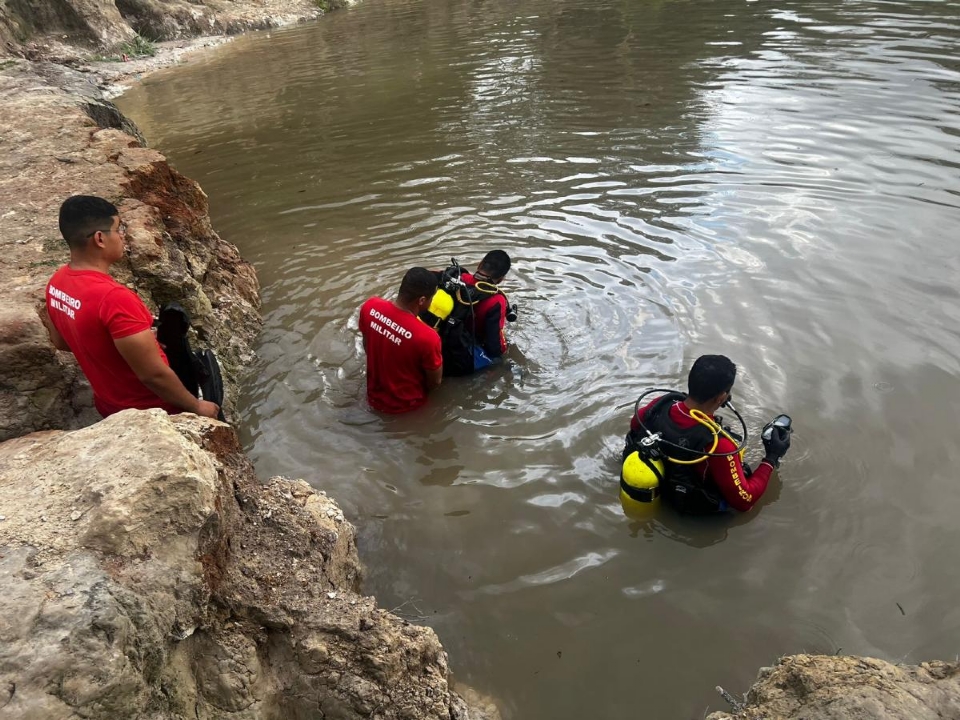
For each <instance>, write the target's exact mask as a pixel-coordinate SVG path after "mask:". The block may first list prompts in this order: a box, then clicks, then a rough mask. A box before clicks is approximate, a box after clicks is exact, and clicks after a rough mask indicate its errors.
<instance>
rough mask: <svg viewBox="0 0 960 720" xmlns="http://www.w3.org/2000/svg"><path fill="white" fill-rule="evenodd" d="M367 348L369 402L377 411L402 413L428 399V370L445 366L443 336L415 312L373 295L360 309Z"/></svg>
mask: <svg viewBox="0 0 960 720" xmlns="http://www.w3.org/2000/svg"><path fill="white" fill-rule="evenodd" d="M360 332H361V333H362V334H363V343H364V346H365V348H366V351H367V401H368V402H369V403H370V405H371V407H373V409H374V410H379V411H380V412H385V413H402V412H407V411H408V410H414V409H415V408H418V407H420V406H421V405H423V404H424V403H425V402H426V401H427V377H426V373H427V372H429V371H432V370H436V369H438V368H439V367H441V366H442V365H443V355H442V354H441V352H440V336H439V335H437V333H436V331H435V330H433V328H431V327H429V326H428V325H425V324H424V323H423V322H421V321H420V319H419V318H418V317H417V316H416V315H414V314H413V313H409V312H407V311H406V310H401V309H400V308H398V307H397V306H396V305H394V304H393V303H392V302H390V301H389V300H384V299H382V298H370V299H369V300H367V301H366V302H365V303H364V304H363V306H362V307H361V308H360Z"/></svg>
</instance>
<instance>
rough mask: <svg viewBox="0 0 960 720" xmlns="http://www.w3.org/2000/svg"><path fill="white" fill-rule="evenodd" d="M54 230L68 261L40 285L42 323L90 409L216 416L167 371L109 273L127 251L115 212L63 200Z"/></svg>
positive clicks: (136, 306)
mask: <svg viewBox="0 0 960 720" xmlns="http://www.w3.org/2000/svg"><path fill="white" fill-rule="evenodd" d="M60 233H61V234H62V235H63V238H64V240H66V241H67V245H68V246H69V247H70V262H69V263H68V264H66V265H64V266H63V267H62V268H60V269H59V270H57V272H56V273H54V275H53V277H52V278H50V282H49V283H47V293H46V315H45V317H44V318H43V320H44V324H45V325H46V327H47V332H48V333H49V334H50V340H51V342H52V343H53V345H54V347H56V348H57V349H58V350H65V351H67V352H72V353H73V354H74V356H76V358H77V363H79V365H80V369H81V370H83V374H84V375H86V376H87V380H89V381H90V386H91V387H92V388H93V401H94V405H96V408H97V411H98V412H99V413H100V414H101V415H103V416H104V417H107V416H108V415H112V414H113V413H116V412H120V411H121V410H127V409H130V408H137V409H141V410H144V409H147V408H161V409H163V410H166V411H167V412H168V413H171V414H173V413H179V412H192V413H196V414H197V415H205V416H206V417H211V418H215V417H217V413H218V412H219V411H220V408H219V407H218V406H217V405H216V404H215V403H212V402H208V401H206V400H199V399H197V398H196V397H194V396H193V395H192V394H191V393H190V391H189V390H187V389H186V388H185V387H184V386H183V383H181V382H180V379H179V378H178V377H177V375H176V373H174V372H173V370H171V369H170V365H169V363H168V362H167V357H166V355H164V353H163V350H162V349H161V348H160V345H159V344H158V343H157V339H156V336H155V335H154V332H153V330H152V327H153V316H152V315H151V314H150V311H149V310H147V307H146V305H144V304H143V301H142V300H141V299H140V298H139V297H138V296H137V294H136V293H135V292H133V291H132V290H130V289H129V288H127V287H125V286H123V285H121V284H120V283H118V282H117V281H116V280H114V279H113V278H112V277H110V275H109V270H110V266H111V265H113V264H114V263H115V262H117V261H118V260H120V259H121V258H122V257H123V255H124V252H125V249H126V248H125V237H126V228H125V227H124V225H123V223H121V222H120V215H119V211H118V210H117V208H116V207H115V206H114V205H113V204H112V203H109V202H107V201H106V200H104V199H103V198H98V197H94V196H91V195H75V196H73V197H71V198H68V199H67V200H66V201H64V203H63V205H61V206H60Z"/></svg>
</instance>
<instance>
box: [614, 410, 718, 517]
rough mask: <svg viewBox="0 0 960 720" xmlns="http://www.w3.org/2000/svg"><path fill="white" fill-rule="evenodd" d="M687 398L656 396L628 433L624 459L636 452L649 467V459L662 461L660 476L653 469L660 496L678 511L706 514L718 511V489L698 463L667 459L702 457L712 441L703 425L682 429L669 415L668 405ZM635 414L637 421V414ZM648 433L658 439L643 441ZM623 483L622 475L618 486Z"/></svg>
mask: <svg viewBox="0 0 960 720" xmlns="http://www.w3.org/2000/svg"><path fill="white" fill-rule="evenodd" d="M686 397H687V396H686V395H684V394H683V393H679V392H667V393H666V394H665V395H663V396H662V397H660V398H658V399H657V400H656V402H654V403H653V405H651V406H650V408H649V409H648V410H647V411H646V413H644V415H643V420H642V421H640V427H639V428H637V429H636V430H631V431H630V432H628V433H627V436H626V442H625V444H624V448H623V459H626V458H627V456H628V455H630V453H632V452H634V451H637V452H638V453H639V455H640V458H641V460H643V461H644V462H646V463H647V465H648V466H649V467H651V468H653V464H652V463H651V462H650V461H651V460H662V461H663V474H662V475H661V474H660V473H659V472H658V471H657V470H656V469H655V468H653V469H654V472H655V473H656V474H657V477H658V479H659V480H660V495H661V496H662V497H663V498H664V499H665V500H666V501H667V502H668V503H670V505H671V506H672V507H674V508H675V509H676V510H677V511H679V512H682V513H686V514H689V515H707V514H712V513H716V512H719V511H720V509H721V503H722V500H723V498H722V497H721V495H720V491H719V490H718V489H717V487H716V486H715V485H714V484H713V483H712V482H711V481H710V480H709V479H708V478H706V477H705V474H704V472H703V468H702V465H701V464H700V463H695V464H689V465H685V464H680V463H675V462H671V460H670V458H674V459H676V460H681V461H691V460H696V459H698V458H702V457H704V453H705V452H706V451H707V449H708V448H709V447H710V446H711V445H712V444H713V433H712V432H711V431H710V430H709V429H708V428H706V427H705V426H703V425H699V424H698V425H695V426H693V427H689V428H682V427H680V426H679V425H677V424H676V423H675V422H674V421H673V420H672V419H671V418H670V408H672V407H673V405H674V404H675V403H677V402H682V401H683V400H685V399H686ZM637 417H638V420H639V415H638V416H637ZM651 436H659V438H658V440H657V441H656V442H643V440H644V439H646V438H649V437H651ZM624 484H625V483H624V482H623V479H622V478H621V481H620V485H621V487H623V485H624ZM633 489H634V490H636V488H633ZM627 494H628V495H630V493H627ZM635 499H639V498H635Z"/></svg>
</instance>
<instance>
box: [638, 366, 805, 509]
mask: <svg viewBox="0 0 960 720" xmlns="http://www.w3.org/2000/svg"><path fill="white" fill-rule="evenodd" d="M736 377H737V366H736V365H734V364H733V362H731V361H730V359H729V358H727V357H725V356H724V355H702V356H700V357H699V358H697V360H696V362H694V364H693V367H692V368H691V369H690V375H689V378H688V380H687V395H686V396H683V395H682V394H680V393H668V394H667V395H664V396H661V397H659V398H657V399H656V400H654V401H653V402H650V403H648V404H647V405H646V406H644V407H643V408H640V409H639V410H638V411H637V412H636V413H635V414H634V416H633V419H632V421H631V423H630V433H629V435H627V447H628V449H629V448H630V447H631V445H637V444H638V443H639V442H640V440H641V439H642V438H644V437H646V436H647V432H645V431H644V428H645V430H646V431H649V432H651V433H660V434H661V436H662V437H663V439H665V440H668V441H669V442H670V443H672V444H673V445H680V446H682V447H683V448H689V450H688V451H687V452H688V453H689V455H690V456H691V457H690V458H689V459H693V458H695V457H696V456H697V455H698V454H699V453H705V452H708V451H709V452H710V454H711V456H710V457H704V458H703V460H701V461H700V462H697V463H695V464H692V465H681V464H677V463H673V462H670V461H669V460H666V461H664V463H663V466H664V471H665V474H664V479H663V482H662V483H661V484H662V486H663V487H662V488H661V493H662V496H663V498H664V500H665V501H666V502H668V503H670V504H671V505H672V506H673V507H674V508H676V509H677V510H679V511H680V512H685V513H690V514H708V513H715V512H723V511H725V510H729V509H731V508H733V509H734V510H740V511H744V512H745V511H747V510H749V509H750V508H752V507H753V506H754V505H755V504H756V503H757V501H758V500H759V499H760V497H761V496H762V495H763V493H764V492H765V491H766V489H767V483H768V482H769V481H770V474H771V473H772V472H773V469H774V468H775V467H779V465H780V460H781V458H783V456H784V455H786V453H787V450H789V449H790V431H789V430H786V429H784V428H781V427H775V426H774V427H773V429H772V432H771V433H770V436H769V437H764V438H763V447H764V451H765V454H764V456H763V460H762V461H761V462H760V464H759V465H758V466H757V468H756V469H755V470H753V471H752V472H751V471H750V470H749V469H746V470H745V468H744V466H743V464H742V463H741V461H740V454H739V453H738V452H736V449H737V445H736V444H734V443H733V442H732V441H731V440H730V439H729V438H726V437H724V436H723V435H722V434H721V435H720V438H719V442H718V443H717V446H716V448H715V449H713V450H712V451H710V446H711V445H712V444H713V434H712V433H711V432H710V431H709V430H707V428H706V427H704V425H703V424H701V423H700V422H699V421H697V420H696V419H695V418H694V417H693V415H694V414H696V413H695V411H699V412H700V413H703V414H704V415H707V416H708V417H709V418H713V417H714V413H716V412H717V410H719V409H720V407H721V406H722V405H723V404H724V403H726V402H727V401H728V400H729V399H730V396H731V391H732V390H733V383H734V380H736ZM641 421H642V423H643V428H641V426H640V423H641ZM634 449H635V448H634ZM664 452H666V454H667V455H668V456H671V457H679V456H680V455H683V453H684V451H683V450H680V449H675V448H674V447H671V446H669V445H665V447H664ZM679 459H686V458H684V457H679Z"/></svg>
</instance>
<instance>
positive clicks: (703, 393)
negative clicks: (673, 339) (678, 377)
mask: <svg viewBox="0 0 960 720" xmlns="http://www.w3.org/2000/svg"><path fill="white" fill-rule="evenodd" d="M736 379H737V366H736V365H734V364H733V362H732V361H731V360H730V358H728V357H727V356H726V355H701V356H700V357H698V358H697V360H696V362H695V363H693V367H692V368H690V375H689V377H688V378H687V393H688V394H689V396H690V399H691V400H694V401H696V402H706V401H708V400H713V398H715V397H716V396H717V395H719V394H720V393H725V392H730V389H731V388H732V387H733V381H734V380H736Z"/></svg>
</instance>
